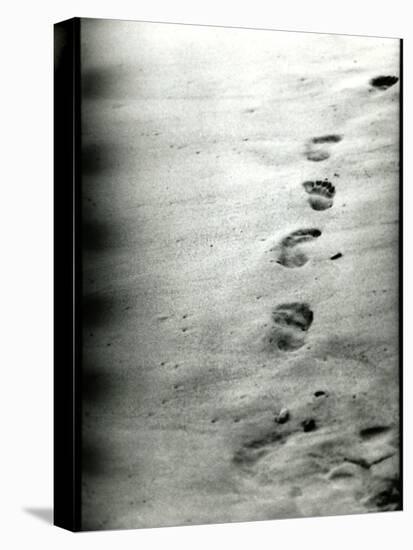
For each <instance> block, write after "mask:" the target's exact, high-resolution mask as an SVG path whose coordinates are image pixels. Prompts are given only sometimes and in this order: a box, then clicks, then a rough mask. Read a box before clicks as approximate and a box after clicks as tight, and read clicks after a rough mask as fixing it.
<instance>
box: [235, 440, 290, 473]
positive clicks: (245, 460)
mask: <svg viewBox="0 0 413 550" xmlns="http://www.w3.org/2000/svg"><path fill="white" fill-rule="evenodd" d="M285 437H286V436H285V434H282V433H279V432H277V431H270V432H268V433H267V434H266V435H264V436H263V437H260V438H258V439H252V440H251V441H248V442H247V443H244V445H243V446H242V447H241V448H240V449H238V451H236V452H235V454H234V456H233V462H234V464H236V465H237V466H241V467H248V466H252V465H253V464H255V462H257V461H258V460H259V459H260V458H262V457H263V456H265V455H266V454H267V453H268V452H269V451H270V450H271V448H272V447H273V445H275V444H276V443H283V442H284V441H285Z"/></svg>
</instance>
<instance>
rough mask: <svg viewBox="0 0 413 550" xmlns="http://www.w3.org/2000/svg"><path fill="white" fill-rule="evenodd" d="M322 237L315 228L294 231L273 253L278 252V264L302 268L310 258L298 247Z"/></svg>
mask: <svg viewBox="0 0 413 550" xmlns="http://www.w3.org/2000/svg"><path fill="white" fill-rule="evenodd" d="M320 236H321V231H320V230H319V229H315V228H308V229H298V230H297V231H293V232H292V233H290V234H289V235H287V236H286V237H284V239H282V241H281V242H280V243H279V244H278V245H277V246H276V247H274V248H272V249H271V251H273V250H276V251H277V252H278V258H277V263H279V264H281V265H283V266H284V267H302V266H303V265H304V264H306V263H307V262H308V257H307V256H306V254H304V252H302V251H301V249H300V248H297V245H300V244H303V243H306V242H310V241H313V240H314V239H317V238H318V237H320Z"/></svg>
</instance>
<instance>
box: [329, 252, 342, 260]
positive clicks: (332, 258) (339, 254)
mask: <svg viewBox="0 0 413 550" xmlns="http://www.w3.org/2000/svg"><path fill="white" fill-rule="evenodd" d="M342 256H343V254H342V253H341V252H337V254H334V256H331V258H330V260H338V259H339V258H341V257H342Z"/></svg>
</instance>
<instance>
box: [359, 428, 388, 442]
mask: <svg viewBox="0 0 413 550" xmlns="http://www.w3.org/2000/svg"><path fill="white" fill-rule="evenodd" d="M390 430H391V427H390V426H371V427H370V428H364V429H363V430H360V437H361V438H362V439H364V440H371V439H375V438H377V437H380V436H382V435H384V434H387V433H388V432H389V431H390Z"/></svg>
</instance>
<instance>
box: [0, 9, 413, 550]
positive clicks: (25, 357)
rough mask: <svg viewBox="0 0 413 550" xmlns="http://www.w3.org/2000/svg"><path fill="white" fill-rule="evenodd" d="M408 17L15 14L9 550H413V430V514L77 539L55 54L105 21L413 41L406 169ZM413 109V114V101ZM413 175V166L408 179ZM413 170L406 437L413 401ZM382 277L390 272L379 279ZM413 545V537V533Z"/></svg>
mask: <svg viewBox="0 0 413 550" xmlns="http://www.w3.org/2000/svg"><path fill="white" fill-rule="evenodd" d="M408 6H409V3H408V2H406V1H405V0H404V1H395V0H393V1H392V2H389V3H379V2H377V1H373V0H364V1H361V0H345V2H342V3H340V2H334V1H331V0H323V1H321V0H312V1H311V2H305V1H304V0H302V1H301V2H300V1H295V0H287V1H285V2H275V1H274V0H273V1H272V2H264V1H261V0H254V2H251V3H248V4H247V5H245V4H243V3H242V2H241V0H238V1H229V0H227V1H225V0H208V1H207V2H196V0H192V1H189V0H187V1H184V0H169V1H168V0H164V1H161V0H159V1H158V0H141V1H139V2H136V1H135V2H133V1H127V0H113V1H105V0H100V1H98V0H96V1H95V0H82V1H78V0H71V1H70V2H69V1H68V0H61V1H54V2H53V1H52V0H44V1H40V2H29V1H27V2H22V1H18V0H16V1H14V2H8V3H7V4H4V5H3V8H2V14H1V15H2V17H1V23H0V25H1V32H0V41H1V44H0V46H1V47H0V55H1V73H0V74H1V85H0V94H1V101H0V109H1V117H0V128H1V135H2V147H1V151H2V162H1V172H0V182H1V183H0V190H1V194H0V224H1V228H0V229H1V230H0V243H1V259H2V262H1V271H0V289H1V290H0V292H1V300H0V328H1V333H0V334H1V340H0V343H1V345H0V366H1V382H2V383H1V393H0V408H1V410H0V422H1V439H0V441H1V443H0V445H1V452H0V476H1V478H0V482H1V483H0V507H1V510H0V522H1V529H0V545H1V547H2V548H5V549H9V548H10V549H12V548H28V547H32V546H34V547H36V548H46V549H48V548H59V549H65V548H89V547H90V545H93V546H97V545H99V547H100V548H102V549H104V548H113V547H114V546H117V547H119V548H122V549H123V548H132V547H133V548H136V547H137V546H140V547H141V548H145V549H146V548H164V547H166V546H167V547H168V548H169V549H174V548H179V549H180V550H183V549H185V548H192V547H196V548H197V549H203V548H208V549H209V548H210V547H211V546H213V547H215V548H234V547H237V548H238V549H242V548H251V547H256V546H258V545H260V546H264V547H273V548H280V549H285V548H293V549H295V548H302V547H305V548H317V549H320V550H321V549H324V548H326V549H327V548H328V549H331V548H334V549H335V550H340V549H341V548H345V549H346V550H347V549H348V548H354V549H357V550H358V549H361V548H374V549H375V550H380V549H386V550H388V549H389V548H397V549H404V548H408V547H411V546H409V545H408V534H410V537H409V538H410V539H411V537H412V529H411V528H410V530H409V521H410V522H411V521H412V520H413V512H412V508H411V506H409V504H410V496H411V493H412V489H411V483H409V482H411V479H412V475H411V473H410V472H411V470H410V468H409V464H410V462H411V458H412V444H411V443H412V439H411V437H409V434H408V431H407V430H406V429H405V435H404V442H405V466H406V467H405V473H404V482H405V511H404V512H402V513H400V512H399V513H387V514H372V515H364V516H348V517H339V518H322V519H300V520H283V521H273V522H260V523H247V524H235V525H234V524H233V525H218V526H201V527H184V528H169V529H153V530H141V531H118V532H101V533H84V534H83V533H82V534H75V535H74V534H71V533H68V532H65V531H63V530H61V529H58V528H56V527H52V526H51V523H50V522H51V506H52V466H53V465H52V331H53V319H52V288H53V287H52V285H53V279H52V260H53V258H52V244H53V237H52V229H53V219H52V198H53V194H52V166H53V165H52V150H53V148H52V106H53V103H52V46H53V28H52V25H53V23H54V22H57V21H60V20H63V19H66V18H69V17H73V16H83V17H106V18H109V17H111V18H125V19H140V20H147V21H170V22H184V23H201V24H217V25H230V26H244V27H257V28H274V29H283V30H304V31H320V32H335V33H347V34H370V35H379V36H380V35H381V36H397V37H403V38H405V39H406V41H405V91H404V94H405V146H404V148H405V156H406V157H407V152H408V151H409V149H410V147H409V145H410V130H411V127H412V124H411V122H412V120H411V112H412V110H411V108H410V104H411V96H412V93H411V87H410V81H411V70H412V50H413V46H412V43H411V42H412V41H411V39H412V38H413V30H412V26H411V15H410V14H409V11H408ZM409 100H410V101H409ZM409 164H410V165H409ZM410 175H411V163H409V159H408V158H405V178H404V187H405V204H404V211H405V243H406V244H405V281H406V286H407V288H406V289H405V325H406V326H405V391H404V395H405V428H406V426H407V429H409V428H410V420H411V413H412V407H411V406H409V403H408V400H407V396H412V398H413V388H412V377H411V376H410V374H409V372H408V369H409V366H410V364H411V358H412V351H411V350H412V346H411V345H409V343H410V342H409V336H410V334H409V333H408V331H409V328H410V326H409V313H410V312H411V307H410V306H411V305H412V291H411V287H410V289H409V287H408V283H409V280H411V279H412V265H411V256H410V254H409V250H408V245H409V237H411V236H412V226H413V214H410V212H412V191H411V189H409V176H410ZM378 267H379V266H378ZM409 531H410V533H409ZM410 544H411V543H410Z"/></svg>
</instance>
